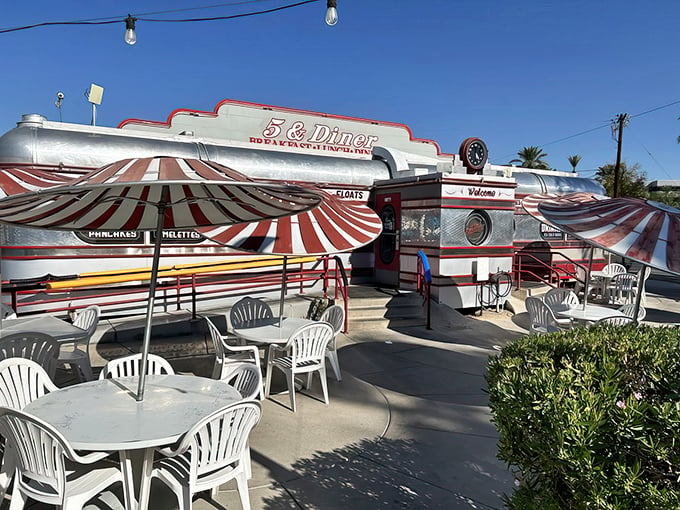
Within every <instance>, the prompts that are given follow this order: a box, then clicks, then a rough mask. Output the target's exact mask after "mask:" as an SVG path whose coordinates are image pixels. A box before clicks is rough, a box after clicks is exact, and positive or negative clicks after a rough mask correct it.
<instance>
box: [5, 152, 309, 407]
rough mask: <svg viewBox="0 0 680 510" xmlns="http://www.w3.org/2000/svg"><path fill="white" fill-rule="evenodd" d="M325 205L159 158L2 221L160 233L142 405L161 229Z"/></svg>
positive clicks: (73, 186)
mask: <svg viewBox="0 0 680 510" xmlns="http://www.w3.org/2000/svg"><path fill="white" fill-rule="evenodd" d="M321 201H322V196H321V194H320V193H319V192H318V191H316V190H313V189H311V188H303V187H301V186H292V185H287V184H271V183H260V182H256V181H253V180H251V179H248V178H247V177H246V176H245V175H243V174H241V173H240V172H237V171H235V170H232V169H230V168H227V167H225V166H222V165H219V164H217V163H214V162H210V161H201V160H196V159H182V158H171V157H160V156H159V157H153V158H136V159H125V160H121V161H117V162H115V163H111V164H109V165H105V166H103V167H101V168H99V169H97V170H94V171H92V172H90V173H88V174H87V175H85V176H83V177H80V178H78V179H75V180H73V181H71V182H70V183H68V184H67V185H62V186H56V187H51V188H47V189H43V190H38V191H34V192H27V193H21V194H19V195H13V196H9V197H7V198H4V199H0V222H3V223H9V224H12V225H19V226H26V227H36V228H44V229H54V230H103V231H117V230H151V231H155V232H156V236H155V244H154V253H153V264H152V269H151V278H150V282H149V300H148V305H147V314H146V326H145V330H144V343H143V355H142V367H141V376H140V379H139V388H138V392H137V395H136V398H137V400H143V396H144V384H145V373H146V363H147V357H148V352H149V341H150V338H151V323H152V315H153V306H154V294H155V289H156V279H157V274H158V262H159V258H160V246H161V240H162V232H163V230H164V229H193V228H197V227H205V226H211V225H232V224H237V223H244V222H250V221H261V220H264V219H267V218H279V217H283V216H288V215H291V214H296V213H300V212H303V211H307V210H309V209H312V208H314V207H317V206H318V205H319V204H320V203H321Z"/></svg>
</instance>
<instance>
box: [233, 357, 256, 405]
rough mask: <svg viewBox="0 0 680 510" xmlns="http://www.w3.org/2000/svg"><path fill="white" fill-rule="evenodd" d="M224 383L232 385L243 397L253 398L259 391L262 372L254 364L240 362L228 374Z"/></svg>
mask: <svg viewBox="0 0 680 510" xmlns="http://www.w3.org/2000/svg"><path fill="white" fill-rule="evenodd" d="M226 383H227V384H228V385H229V386H232V387H234V388H235V389H236V391H238V392H239V393H240V394H241V396H242V397H243V398H244V399H253V398H255V397H256V396H257V394H258V393H260V388H261V387H262V374H261V373H260V370H259V369H258V368H257V366H255V364H253V363H242V364H240V365H239V366H238V367H237V368H236V369H235V370H234V371H233V372H232V373H231V374H230V375H229V378H228V379H226Z"/></svg>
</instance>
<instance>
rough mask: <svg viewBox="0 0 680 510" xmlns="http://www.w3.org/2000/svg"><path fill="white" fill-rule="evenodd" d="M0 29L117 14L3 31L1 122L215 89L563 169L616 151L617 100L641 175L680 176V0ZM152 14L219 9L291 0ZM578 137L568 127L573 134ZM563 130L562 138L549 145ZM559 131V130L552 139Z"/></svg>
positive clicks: (189, 102)
mask: <svg viewBox="0 0 680 510" xmlns="http://www.w3.org/2000/svg"><path fill="white" fill-rule="evenodd" d="M5 3H6V4H7V5H4V6H3V12H2V21H1V22H0V29H4V28H12V27H16V26H22V25H28V24H33V23H38V22H45V21H75V20H84V19H91V18H102V17H120V20H121V22H120V23H116V24H114V25H103V26H56V27H44V28H35V29H32V30H26V31H20V32H13V33H6V34H0V54H1V55H2V63H3V73H2V75H3V76H2V79H1V80H0V93H1V94H2V99H1V100H0V132H2V133H4V132H5V131H7V130H9V129H11V128H12V127H14V126H15V123H16V122H17V121H18V120H19V119H20V116H21V114H23V113H40V114H43V115H45V116H47V117H48V118H49V119H51V120H58V118H59V117H58V110H57V109H56V107H55V106H54V101H55V99H56V92H57V91H63V93H64V94H65V96H66V98H65V101H64V104H63V119H64V121H67V122H77V123H85V124H87V123H89V122H90V114H91V109H90V106H89V104H88V103H87V102H86V100H85V98H84V91H85V90H86V89H87V88H88V86H89V84H90V83H91V82H94V83H97V84H99V85H101V86H103V87H104V88H105V92H104V100H103V104H102V105H101V107H100V108H99V110H98V117H97V121H98V122H97V123H98V124H99V125H106V126H116V125H117V124H118V123H119V122H120V121H121V120H123V119H125V118H129V117H135V118H143V119H150V120H165V119H166V117H167V116H168V114H169V113H170V112H171V111H172V110H174V109H176V108H189V109H197V110H212V109H213V108H214V106H215V105H216V104H217V103H218V102H219V101H220V100H222V99H235V100H241V101H252V102H257V103H265V104H271V105H276V106H285V107H292V108H299V109H305V110H312V111H319V112H325V113H332V114H338V115H347V116H357V117H362V118H368V119H375V120H382V121H390V122H398V123H402V124H406V125H407V126H409V127H410V128H411V130H412V132H413V134H414V136H416V137H418V138H428V139H432V140H435V141H436V142H438V143H439V145H440V146H441V148H442V150H443V151H444V152H452V153H456V152H457V151H458V147H459V145H460V143H461V141H462V140H463V139H465V138H467V137H469V136H478V137H481V138H483V139H484V140H485V141H486V142H487V145H488V147H489V152H490V160H491V162H493V163H499V164H505V163H507V162H508V161H509V160H510V159H512V158H513V157H515V156H516V153H517V151H518V150H520V149H521V148H522V147H524V146H528V145H541V146H543V150H544V151H545V152H546V153H547V154H548V157H547V158H546V160H547V161H548V163H549V164H550V165H551V166H552V167H555V168H558V169H562V170H568V169H570V166H569V163H568V162H567V156H569V155H572V154H580V155H582V157H583V159H582V161H581V163H580V164H579V166H578V169H579V170H580V171H581V174H582V175H585V176H592V175H593V173H594V170H595V169H596V168H597V167H598V166H600V165H603V164H606V163H613V162H614V161H615V159H616V143H615V141H614V140H613V139H612V135H611V131H610V130H609V128H608V127H604V128H601V129H596V130H594V131H592V132H590V133H587V134H584V135H581V136H573V135H576V134H578V133H581V132H584V131H587V130H591V129H594V128H598V127H600V126H606V125H607V124H608V123H609V121H610V120H611V119H613V118H614V117H615V116H616V115H617V114H619V113H628V114H630V115H631V116H634V115H637V114H640V113H643V112H647V111H649V110H653V109H655V108H657V107H661V106H664V105H667V104H670V103H675V102H678V103H677V104H673V105H672V106H669V107H665V108H661V109H659V110H657V111H654V112H651V113H647V114H644V115H640V116H638V117H633V118H632V119H631V122H630V124H629V126H628V127H627V128H626V129H625V130H624V137H623V159H624V161H626V162H627V163H628V164H633V163H639V164H640V165H641V167H642V170H644V171H645V172H646V173H647V177H648V179H649V180H656V179H680V145H679V144H678V143H677V142H676V139H677V137H678V135H680V121H679V120H678V117H680V86H679V85H680V56H679V55H678V48H679V47H680V45H679V44H678V42H679V39H680V29H679V28H678V27H679V25H678V23H679V22H680V2H679V1H678V0H651V1H649V2H639V1H633V0H619V1H596V0H595V1H593V0H578V1H569V0H567V1H565V2H552V1H547V0H543V1H538V0H523V1H519V2H508V1H507V0H504V1H500V0H488V1H486V2H479V1H478V0H420V1H412V0H392V1H388V0H338V12H339V18H340V21H339V22H338V24H337V25H336V26H335V27H328V26H326V25H325V23H324V21H323V18H324V13H325V10H326V5H325V4H326V3H325V1H321V2H316V3H311V4H307V5H303V6H301V7H296V8H293V9H289V10H286V11H281V12H277V13H273V14H267V15H262V16H254V17H249V18H240V19H233V20H225V21H214V22H204V23H151V22H144V21H138V22H137V38H138V42H137V44H136V45H135V46H128V45H127V44H125V43H124V42H123V33H124V24H123V22H122V20H123V18H125V16H126V15H127V13H128V12H131V13H132V14H133V15H139V16H140V17H144V16H143V15H142V13H150V12H156V11H167V10H171V9H181V8H187V7H194V6H205V5H215V4H220V3H227V2H226V1H225V0H222V1H220V0H212V1H211V2H210V1H205V2H203V1H201V0H192V1H188V0H184V1H181V0H162V1H161V0H136V1H134V2H132V1H118V2H104V1H102V0H95V1H92V2H82V1H73V0H62V1H59V2H55V1H54V0H32V1H30V2H11V3H10V2H5ZM231 3H233V4H237V3H239V4H240V5H232V6H228V7H221V8H214V9H206V10H193V11H187V12H178V13H174V14H155V15H147V16H146V17H149V18H151V17H153V18H173V17H174V18H191V17H209V16H224V15H231V14H237V13H241V12H249V11H255V10H262V9H269V8H273V7H277V6H281V5H285V4H288V3H293V1H287V0H267V1H254V2H253V1H250V2H237V1H236V0H233V1H232V2H231ZM572 136H573V137H572ZM567 137H571V138H568V139H567V140H564V141H559V142H556V141H557V140H560V139H563V138H567ZM553 142H556V143H553Z"/></svg>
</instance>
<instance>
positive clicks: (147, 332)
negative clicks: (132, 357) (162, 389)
mask: <svg viewBox="0 0 680 510" xmlns="http://www.w3.org/2000/svg"><path fill="white" fill-rule="evenodd" d="M167 192H168V188H163V194H164V195H167ZM166 207H167V202H166V201H165V200H163V201H161V202H160V203H159V204H158V223H157V224H156V239H155V241H154V244H153V262H152V264H151V279H150V281H149V299H148V301H147V305H146V324H145V326H144V342H143V343H142V363H141V365H140V367H139V385H138V387H137V395H136V396H135V399H136V400H137V402H141V401H142V400H144V385H145V384H146V365H147V358H148V357H149V346H150V344H151V323H152V321H153V306H154V301H155V297H156V280H157V279H158V265H159V261H160V258H161V238H162V237H163V223H164V218H165V209H166Z"/></svg>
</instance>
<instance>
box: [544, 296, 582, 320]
mask: <svg viewBox="0 0 680 510" xmlns="http://www.w3.org/2000/svg"><path fill="white" fill-rule="evenodd" d="M543 302H544V303H545V304H546V305H548V307H549V308H550V310H551V311H552V312H553V316H554V318H555V322H557V324H558V325H559V326H560V327H563V328H571V327H572V326H573V325H574V324H573V321H572V320H571V319H569V318H564V319H563V318H561V317H557V316H556V315H554V311H555V307H557V306H559V305H562V306H569V307H570V308H573V307H576V306H577V305H579V303H580V302H579V300H578V296H577V295H576V293H575V292H574V291H572V290H570V289H565V288H562V287H558V288H556V289H550V290H549V291H548V292H546V293H545V295H544V296H543Z"/></svg>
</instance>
